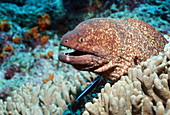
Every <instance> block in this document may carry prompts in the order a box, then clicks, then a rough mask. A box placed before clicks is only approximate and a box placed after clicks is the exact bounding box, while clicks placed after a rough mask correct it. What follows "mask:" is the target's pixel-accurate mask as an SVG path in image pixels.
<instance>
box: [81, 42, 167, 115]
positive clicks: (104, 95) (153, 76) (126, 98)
mask: <svg viewBox="0 0 170 115" xmlns="http://www.w3.org/2000/svg"><path fill="white" fill-rule="evenodd" d="M164 51H165V53H160V54H159V55H158V56H153V57H152V58H150V59H148V60H147V61H145V62H142V63H141V64H140V65H138V66H137V67H136V68H130V69H129V70H128V76H122V77H121V79H120V80H119V81H118V82H117V83H115V84H114V85H112V86H111V85H110V84H109V83H107V84H106V85H105V87H104V88H103V89H102V90H101V93H99V94H98V98H97V99H96V98H94V99H93V103H91V102H88V103H86V105H85V108H86V111H84V113H83V115H96V114H98V115H101V114H107V115H108V114H110V115H113V114H115V115H118V114H121V115H123V114H128V115H130V114H135V115H136V114H143V115H148V114H151V115H153V114H159V115H163V114H166V115H168V114H170V106H169V105H170V43H169V44H167V45H166V46H165V48H164Z"/></svg>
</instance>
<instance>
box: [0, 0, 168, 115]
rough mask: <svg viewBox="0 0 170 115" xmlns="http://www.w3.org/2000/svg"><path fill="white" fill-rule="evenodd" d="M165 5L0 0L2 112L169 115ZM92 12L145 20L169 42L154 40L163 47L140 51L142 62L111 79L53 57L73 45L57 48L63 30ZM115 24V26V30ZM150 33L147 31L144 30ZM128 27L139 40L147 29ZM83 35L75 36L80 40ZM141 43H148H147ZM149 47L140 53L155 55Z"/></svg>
mask: <svg viewBox="0 0 170 115" xmlns="http://www.w3.org/2000/svg"><path fill="white" fill-rule="evenodd" d="M169 8H170V1H169V0H1V1H0V115H70V114H71V115H80V114H83V115H114V114H115V115H120V114H121V115H122V114H127V115H132V114H138V115H140V114H143V115H148V114H151V115H154V114H157V115H163V114H165V115H169V114H170V45H169V43H168V42H169V41H170V26H169V22H170V15H169V14H170V9H169ZM91 18H95V19H96V18H113V19H114V20H115V19H118V20H123V19H125V18H132V19H137V20H142V21H145V22H147V23H148V24H150V25H151V26H153V27H154V28H156V30H158V31H159V32H160V33H161V34H162V35H161V34H160V33H159V32H158V31H154V32H158V33H159V35H160V36H161V38H165V39H166V40H167V41H168V42H163V41H160V42H157V41H156V40H155V42H154V41H152V42H153V44H154V43H158V47H161V50H156V53H154V55H155V56H153V57H149V56H148V57H147V56H146V55H145V54H144V53H140V54H141V57H143V58H145V60H141V61H140V60H137V59H135V61H134V62H135V63H136V65H135V66H133V67H129V66H128V67H126V70H127V73H126V74H124V75H119V76H118V79H117V80H116V82H112V81H109V80H108V77H107V76H105V74H106V72H103V74H102V75H103V77H104V78H103V77H101V76H98V75H97V74H94V73H92V72H89V71H80V70H76V69H75V68H73V66H71V65H69V64H66V63H63V62H61V61H59V59H58V56H59V54H60V53H61V52H62V53H63V54H68V53H69V52H72V51H73V50H72V49H70V48H65V47H61V45H60V44H61V41H62V40H61V38H62V36H63V35H64V34H66V33H67V32H68V33H69V31H71V30H73V29H74V28H75V27H76V26H77V25H78V24H79V23H80V22H83V21H85V20H89V19H91ZM106 25H107V24H105V25H104V26H106ZM132 25H133V24H132ZM104 26H103V27H104ZM119 26H121V25H119ZM141 26H142V25H140V28H141ZM131 27H132V26H130V25H129V26H126V28H128V29H129V30H130V29H131ZM120 28H121V27H117V26H116V30H117V29H120ZM96 29H97V30H99V29H98V27H97V28H96ZM137 29H139V27H137ZM129 30H128V31H126V32H127V33H128V32H129ZM87 31H88V30H87ZM148 31H149V32H148ZM154 32H153V31H152V32H151V31H150V30H147V33H150V34H149V35H152V34H153V33H154ZM132 33H134V34H133V35H135V36H137V37H139V38H140V37H141V36H143V35H144V34H138V33H135V32H132ZM123 35H127V36H128V35H129V34H123V33H122V34H121V35H120V36H123ZM78 36H79V35H78ZM101 36H102V35H101V34H100V35H99V38H100V37H101ZM67 37H68V38H71V37H72V35H70V34H67ZM79 37H80V36H79ZM108 37H110V36H108ZM63 38H64V36H63ZM63 38H62V39H63ZM118 38H121V37H118ZM122 38H124V37H122ZM151 38H152V37H151ZM159 38H160V37H159ZM73 39H74V37H73ZM85 40H86V39H83V37H80V40H79V42H80V43H83V41H85ZM101 41H102V40H101ZM121 42H122V41H121ZM75 43H76V42H73V43H71V44H69V45H73V44H75ZM91 43H93V42H91ZM109 43H113V41H110V42H109ZM142 43H143V42H142ZM123 44H125V43H123ZM132 45H134V43H132V44H129V47H130V46H132ZM164 45H165V46H164ZM85 46H86V45H85ZM93 46H94V44H93ZM100 46H102V44H101V45H100ZM114 46H116V45H114ZM125 46H127V44H126V45H125ZM145 46H146V47H145V48H146V49H147V48H148V47H147V46H148V44H146V45H145ZM77 48H78V47H77ZM154 48H155V47H154ZM154 48H153V47H151V48H148V50H147V51H145V53H148V52H149V54H151V55H152V52H150V51H152V50H153V49H154ZM61 49H62V50H61ZM112 49H116V48H115V47H113V48H112ZM127 49H128V48H127ZM130 49H131V48H130ZM96 51H102V48H100V49H99V50H96ZM104 52H105V53H106V52H107V51H104ZM86 53H87V52H86ZM133 53H137V51H136V50H135V51H133ZM116 54H118V53H115V55H116ZM126 54H127V53H126ZM76 55H79V56H80V55H85V54H84V53H82V52H81V53H80V52H79V53H77V54H76ZM70 56H71V54H70ZM122 56H123V55H122ZM124 56H125V57H127V56H126V55H124ZM112 58H114V57H112ZM107 59H108V58H107ZM115 59H116V58H115ZM113 60H114V59H113ZM75 61H78V60H75ZM82 63H83V61H82ZM125 65H126V64H125ZM74 67H76V66H74ZM77 67H78V66H77ZM107 67H108V66H107ZM123 67H125V66H123ZM78 69H79V68H78ZM81 69H83V68H81ZM104 73H105V74H104ZM118 74H119V73H118ZM106 78H107V79H106ZM90 84H91V85H90Z"/></svg>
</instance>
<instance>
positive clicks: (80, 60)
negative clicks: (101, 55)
mask: <svg viewBox="0 0 170 115" xmlns="http://www.w3.org/2000/svg"><path fill="white" fill-rule="evenodd" d="M63 46H64V45H61V46H60V48H61V47H63ZM64 47H67V46H64ZM67 48H69V49H70V47H67ZM71 49H72V48H71ZM97 58H98V56H97V55H95V54H93V53H89V52H84V51H80V50H76V49H74V51H73V52H67V53H59V56H58V59H59V60H60V61H62V62H65V63H68V64H71V65H73V66H74V67H75V68H76V69H78V70H86V69H85V68H88V67H92V65H93V63H94V61H95V60H96V59H97ZM87 70H88V69H87Z"/></svg>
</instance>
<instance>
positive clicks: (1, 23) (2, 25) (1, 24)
mask: <svg viewBox="0 0 170 115" xmlns="http://www.w3.org/2000/svg"><path fill="white" fill-rule="evenodd" d="M9 30H10V24H9V23H8V20H0V31H4V32H8V31H9Z"/></svg>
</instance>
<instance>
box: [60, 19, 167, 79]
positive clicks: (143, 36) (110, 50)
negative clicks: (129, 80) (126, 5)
mask: <svg viewBox="0 0 170 115" xmlns="http://www.w3.org/2000/svg"><path fill="white" fill-rule="evenodd" d="M167 43H168V42H167V40H166V39H165V38H164V37H163V36H162V35H161V33H160V32H159V31H157V30H156V29H155V28H154V27H152V26H151V25H149V24H148V23H146V22H144V21H141V20H136V19H112V18H94V19H89V20H87V21H83V22H81V23H80V24H79V25H77V26H76V27H75V29H73V30H72V31H69V32H67V33H66V34H65V35H64V36H63V37H62V40H61V46H65V47H68V48H71V49H74V50H75V51H74V52H70V53H60V54H59V60H60V61H62V62H65V63H68V64H71V65H72V66H73V67H74V68H76V69H78V70H84V71H91V72H94V73H97V74H99V75H101V76H103V77H105V78H107V79H109V80H111V81H113V82H114V81H117V80H118V79H120V76H122V75H126V74H127V71H128V68H130V67H135V66H136V65H138V64H140V62H141V61H145V60H146V59H148V58H150V57H151V56H154V55H158V53H159V52H161V51H163V48H164V46H165V44H167Z"/></svg>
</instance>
